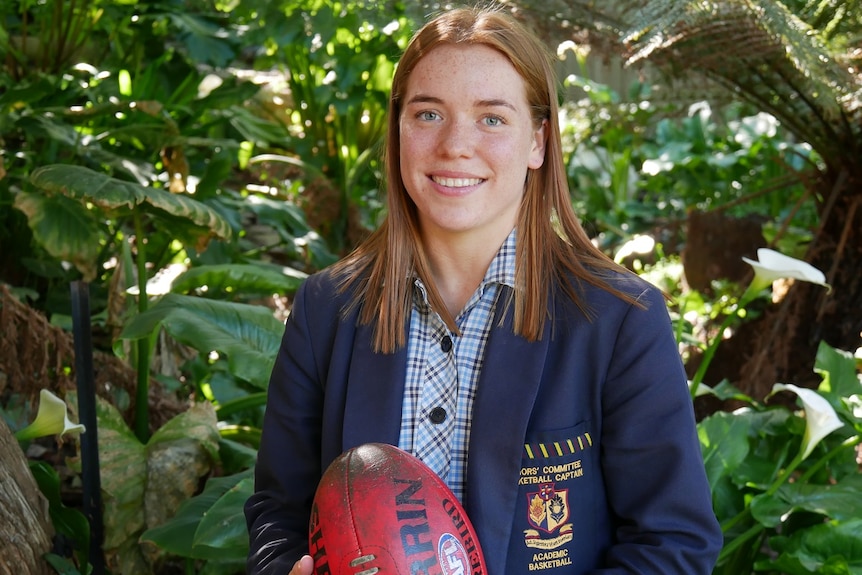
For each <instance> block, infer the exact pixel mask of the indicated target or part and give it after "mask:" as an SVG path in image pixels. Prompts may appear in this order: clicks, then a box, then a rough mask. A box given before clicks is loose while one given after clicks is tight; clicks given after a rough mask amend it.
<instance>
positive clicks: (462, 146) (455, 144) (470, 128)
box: [438, 118, 477, 158]
mask: <svg viewBox="0 0 862 575" xmlns="http://www.w3.org/2000/svg"><path fill="white" fill-rule="evenodd" d="M476 136H477V134H476V126H475V125H474V123H473V122H472V121H470V120H468V119H463V118H451V119H450V120H449V121H448V122H446V124H445V126H444V128H443V130H441V133H440V142H439V145H438V149H439V151H440V153H441V154H442V155H443V156H445V157H452V158H462V157H470V156H472V155H473V151H474V150H475V146H476Z"/></svg>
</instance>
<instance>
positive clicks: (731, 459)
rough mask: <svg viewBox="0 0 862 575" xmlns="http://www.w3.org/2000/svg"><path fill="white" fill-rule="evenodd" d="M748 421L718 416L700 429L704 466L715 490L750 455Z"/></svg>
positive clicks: (701, 423) (728, 415) (700, 425)
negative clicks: (724, 477)
mask: <svg viewBox="0 0 862 575" xmlns="http://www.w3.org/2000/svg"><path fill="white" fill-rule="evenodd" d="M748 430H749V423H748V421H747V418H745V417H741V416H738V415H733V414H730V413H724V412H718V413H716V414H714V415H712V416H710V417H708V418H706V419H705V420H703V421H701V422H700V423H699V424H698V426H697V432H698V437H699V438H700V446H701V450H702V452H703V462H704V465H705V466H706V473H707V477H708V478H709V484H710V487H711V488H712V489H714V488H715V486H716V484H717V483H718V482H719V480H720V479H721V478H722V477H723V476H725V475H727V474H729V473H731V472H732V471H733V470H734V469H736V468H737V466H739V464H740V463H741V462H742V461H743V460H744V459H745V456H746V455H748Z"/></svg>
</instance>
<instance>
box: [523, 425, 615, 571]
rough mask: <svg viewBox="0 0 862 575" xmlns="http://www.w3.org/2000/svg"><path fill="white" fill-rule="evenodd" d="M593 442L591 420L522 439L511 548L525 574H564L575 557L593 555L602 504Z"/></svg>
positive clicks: (598, 468)
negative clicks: (552, 570)
mask: <svg viewBox="0 0 862 575" xmlns="http://www.w3.org/2000/svg"><path fill="white" fill-rule="evenodd" d="M597 439H598V438H597V437H596V436H595V435H594V434H593V433H592V426H591V423H590V422H589V421H585V422H581V423H579V424H578V425H575V426H573V427H569V428H565V429H555V430H545V431H533V432H529V433H528V435H527V437H526V438H525V440H524V446H523V451H522V454H521V471H520V476H519V479H518V504H517V506H516V517H515V525H516V527H517V528H516V530H515V531H514V532H513V534H512V536H513V541H512V544H513V546H514V547H513V548H512V549H511V551H512V552H513V553H512V555H513V560H514V561H515V564H520V568H521V569H523V571H524V572H527V571H528V570H529V571H533V570H544V569H548V568H551V567H561V568H564V569H563V570H562V571H566V569H565V568H567V567H568V568H569V569H571V567H570V566H571V565H572V561H573V560H576V558H577V557H579V556H581V555H590V554H592V553H594V551H592V550H590V548H589V544H590V542H591V541H592V540H593V534H592V533H591V530H592V529H593V528H594V527H595V520H596V512H597V507H598V505H597V504H598V503H599V502H600V501H603V500H604V488H603V482H602V479H601V470H600V469H601V468H600V466H599V445H598V444H597Z"/></svg>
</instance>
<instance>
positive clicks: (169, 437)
mask: <svg viewBox="0 0 862 575" xmlns="http://www.w3.org/2000/svg"><path fill="white" fill-rule="evenodd" d="M73 395H74V394H73ZM96 417H97V419H98V422H99V466H100V474H101V482H102V492H103V500H104V514H103V515H104V518H105V539H104V544H103V547H104V549H105V554H106V557H107V559H108V561H109V563H110V564H111V565H113V566H115V567H117V566H119V567H121V569H120V571H119V572H123V573H146V572H147V571H148V567H147V566H148V565H149V560H148V558H147V557H145V555H144V553H143V551H142V549H141V548H140V546H139V544H138V539H139V537H140V535H141V534H142V533H143V532H144V531H145V530H146V528H147V527H148V526H149V525H150V524H151V523H152V519H153V518H159V517H161V518H164V517H166V516H167V517H170V516H172V515H173V513H174V510H175V509H177V508H179V506H180V505H181V503H180V502H177V498H178V497H181V498H182V501H186V500H187V499H186V498H188V497H191V495H192V494H193V493H194V492H195V491H196V490H197V486H198V482H199V481H200V477H201V475H200V473H206V472H207V471H208V470H209V465H206V466H205V468H203V469H202V468H201V466H199V465H198V466H194V465H184V463H185V462H187V461H189V453H190V452H191V451H196V452H197V453H202V454H203V457H204V458H205V459H206V461H211V460H212V458H213V456H214V455H216V451H217V449H218V429H217V425H218V422H217V420H216V417H215V411H214V409H213V407H212V405H211V404H209V403H198V404H195V405H193V406H192V407H191V408H190V409H189V410H188V411H185V412H183V413H181V414H179V415H177V416H176V417H174V418H172V419H171V420H170V421H168V423H166V424H165V425H164V426H163V427H162V428H161V429H159V430H158V431H157V432H156V433H154V434H153V436H152V437H151V438H150V440H149V441H148V442H147V444H146V445H144V444H142V443H141V442H140V441H138V439H137V437H136V436H135V434H134V433H133V432H132V431H131V430H130V429H129V427H128V425H127V424H126V422H125V421H124V420H123V417H122V415H121V414H120V413H119V411H117V409H116V408H115V407H114V406H113V405H111V404H109V403H108V402H107V401H104V400H102V399H100V398H98V399H97V403H96ZM171 451H174V452H176V454H177V457H175V458H171V454H170V453H169V452H171ZM166 461H167V464H166V463H165V462H166ZM171 461H173V462H174V463H171ZM155 463H158V464H159V465H158V466H155V465H154V464H155ZM151 467H152V468H153V469H151ZM154 469H162V470H164V469H168V470H169V471H170V473H164V474H163V475H164V477H154V476H153V473H152V472H153V470H154Z"/></svg>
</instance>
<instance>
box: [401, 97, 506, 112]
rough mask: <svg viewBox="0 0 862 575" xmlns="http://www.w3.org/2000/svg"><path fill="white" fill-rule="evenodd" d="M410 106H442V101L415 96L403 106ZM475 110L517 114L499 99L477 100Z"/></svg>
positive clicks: (436, 98)
mask: <svg viewBox="0 0 862 575" xmlns="http://www.w3.org/2000/svg"><path fill="white" fill-rule="evenodd" d="M410 104H443V100H442V99H441V98H438V97H436V96H428V95H425V94H417V95H416V96H413V97H412V98H410V99H409V100H408V101H407V102H406V104H405V105H407V106H409V105H410ZM474 105H475V106H476V107H477V108H500V107H502V108H509V109H510V110H512V111H513V112H517V111H518V110H517V108H515V106H514V105H513V104H512V103H511V102H509V101H508V100H502V99H499V98H491V99H489V100H478V101H476V102H475V104H474Z"/></svg>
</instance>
